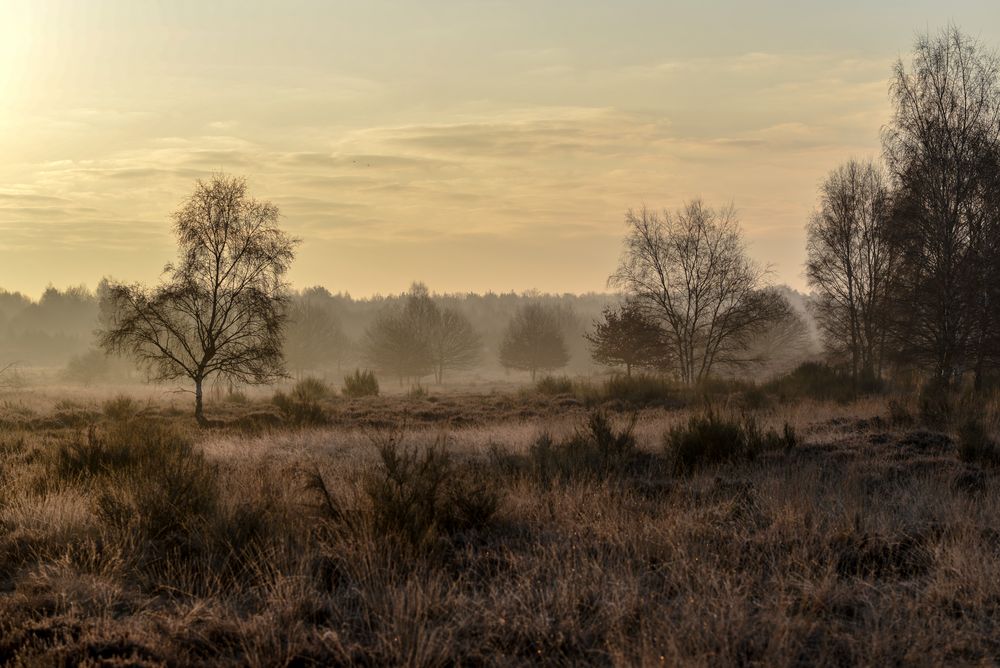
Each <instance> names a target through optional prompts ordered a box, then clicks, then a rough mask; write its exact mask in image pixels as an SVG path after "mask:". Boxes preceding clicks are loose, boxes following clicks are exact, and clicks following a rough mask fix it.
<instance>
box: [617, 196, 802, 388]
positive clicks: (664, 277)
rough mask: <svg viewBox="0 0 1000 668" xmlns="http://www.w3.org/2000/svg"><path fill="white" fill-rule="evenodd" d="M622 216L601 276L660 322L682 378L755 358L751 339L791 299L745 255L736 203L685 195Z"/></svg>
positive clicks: (697, 377) (786, 313) (701, 375)
mask: <svg viewBox="0 0 1000 668" xmlns="http://www.w3.org/2000/svg"><path fill="white" fill-rule="evenodd" d="M625 223H626V225H627V226H628V234H627V235H626V237H625V243H624V250H623V252H622V256H621V261H620V262H619V265H618V270H617V271H616V272H615V273H614V274H612V275H611V277H610V278H609V279H608V282H609V284H610V285H612V286H615V287H618V288H621V289H622V290H623V291H624V292H625V293H626V295H627V296H628V297H630V298H632V299H634V300H636V301H637V303H639V304H641V305H642V307H643V308H644V310H645V311H646V313H647V314H648V315H650V316H651V317H652V318H654V319H655V320H656V321H657V322H658V323H659V324H660V325H661V326H662V327H663V328H664V329H665V330H666V332H667V339H668V341H669V342H670V345H671V346H672V347H673V351H672V352H673V354H672V355H671V357H672V358H673V359H674V360H675V363H676V365H677V373H678V375H679V376H680V378H681V380H682V381H683V382H685V383H688V384H693V383H696V382H698V381H701V380H703V379H705V378H707V377H708V376H709V375H710V374H711V372H712V370H713V368H715V367H716V366H717V365H724V366H726V367H728V368H733V367H737V366H741V365H745V364H749V363H752V362H756V361H759V360H757V359H755V358H754V356H753V355H751V354H749V347H750V343H751V342H752V341H753V340H754V338H755V337H756V336H757V335H758V334H760V333H761V332H762V331H763V330H764V329H766V328H767V327H768V326H770V325H772V324H773V323H775V322H777V321H779V320H781V319H783V318H786V317H788V316H789V313H790V310H789V309H790V307H789V305H788V303H787V301H786V300H785V299H784V298H782V297H781V295H779V294H778V293H777V292H775V291H774V290H771V289H768V287H767V286H766V285H765V283H764V277H765V271H764V269H762V268H761V267H759V266H757V265H756V264H755V263H754V262H753V261H751V260H750V258H749V257H748V256H747V254H746V248H745V245H744V242H743V236H742V233H741V231H740V227H739V222H738V221H737V218H736V212H735V210H734V209H733V208H732V207H727V208H723V209H713V208H710V207H707V206H705V204H704V203H702V202H701V201H700V200H692V201H691V202H689V203H688V204H686V205H685V206H684V207H682V208H681V209H679V210H677V211H676V212H671V211H663V212H662V213H657V212H654V211H650V210H648V209H646V208H643V209H641V210H640V211H629V212H628V213H627V214H626V216H625Z"/></svg>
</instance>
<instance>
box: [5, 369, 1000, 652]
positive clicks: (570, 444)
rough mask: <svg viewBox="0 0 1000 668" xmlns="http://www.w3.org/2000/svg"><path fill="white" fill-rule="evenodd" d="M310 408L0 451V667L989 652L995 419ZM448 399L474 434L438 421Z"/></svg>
mask: <svg viewBox="0 0 1000 668" xmlns="http://www.w3.org/2000/svg"><path fill="white" fill-rule="evenodd" d="M326 390H328V388H324V387H322V386H321V385H319V384H316V383H306V384H304V385H302V386H301V387H298V388H296V389H295V390H293V391H292V392H290V393H289V395H288V396H289V400H292V401H304V402H306V401H314V402H318V403H320V404H321V405H323V406H324V407H325V409H324V410H325V413H326V414H327V416H328V419H329V420H330V422H332V423H334V424H332V426H331V424H330V423H328V424H327V426H323V427H319V428H307V429H289V428H286V427H280V426H278V427H275V425H274V424H272V425H271V426H270V427H269V426H267V425H263V423H262V426H259V428H258V429H257V431H256V432H255V433H250V434H248V433H247V432H246V431H245V429H242V428H240V427H239V425H242V424H244V423H245V422H247V421H248V420H249V419H250V416H252V415H255V414H259V413H262V412H268V411H270V410H271V409H270V408H267V407H266V406H265V405H262V404H257V403H254V402H249V403H245V404H234V405H233V406H232V407H231V408H228V409H225V410H223V409H222V408H221V407H214V408H213V411H214V412H217V413H220V414H226V412H227V411H228V412H229V413H230V414H231V415H232V421H231V422H230V423H229V426H225V427H221V428H216V429H209V430H205V429H199V428H196V426H195V423H194V422H193V421H192V420H191V418H189V417H188V416H187V415H186V414H176V415H173V416H170V411H168V410H167V409H165V408H164V407H163V406H160V405H157V404H155V403H152V404H150V403H144V402H137V401H132V400H128V399H115V400H111V401H108V402H107V403H106V404H105V405H104V407H103V411H99V410H98V406H97V405H90V406H79V407H77V408H76V409H75V410H77V411H78V412H81V413H83V414H85V416H86V417H85V418H81V420H80V423H79V426H77V425H74V426H68V427H67V426H59V420H58V419H57V418H55V416H53V415H46V414H37V415H36V416H35V418H36V419H37V422H30V421H26V422H23V423H20V424H19V426H17V427H16V428H12V429H9V430H7V431H5V432H4V435H3V436H2V438H0V472H2V488H0V489H2V492H0V581H2V586H3V589H4V592H5V593H4V594H3V595H2V596H0V638H2V640H0V660H3V661H5V662H12V661H22V662H25V663H43V664H52V663H78V662H88V661H89V662H92V663H102V662H105V663H107V662H126V663H129V664H132V665H159V664H164V663H165V664H174V665H182V664H193V663H213V664H224V665H225V664H230V665H245V664H252V665H275V664H286V663H295V664H298V665H302V664H311V663H318V664H325V665H328V664H349V663H363V664H369V665H371V664H380V665H385V664H392V665H401V664H402V665H442V664H448V663H485V664H490V665H510V664H512V663H547V664H570V663H572V664H601V665H606V664H619V665H636V664H639V665H649V664H658V665H659V664H661V663H666V664H668V665H669V664H677V663H695V664H713V665H718V664H746V663H754V662H763V663H767V664H778V665H786V664H788V665H790V664H796V665H798V664H802V663H810V664H812V663H819V664H830V663H838V664H843V663H865V664H885V663H899V662H911V663H942V662H943V663H974V662H979V661H986V662H989V661H996V660H997V659H998V652H1000V647H998V645H997V643H996V639H995V637H996V636H995V632H994V630H995V629H994V622H993V619H994V616H995V606H996V601H997V600H1000V550H998V545H1000V542H998V540H997V536H1000V523H998V517H1000V512H998V511H1000V497H998V495H997V491H996V490H997V486H996V469H995V459H993V458H991V457H989V456H985V455H981V453H983V452H987V451H988V450H987V449H988V448H990V447H995V446H993V445H992V441H991V440H990V437H989V433H990V430H991V429H992V428H993V427H995V424H994V421H993V420H992V418H991V417H990V416H991V415H992V414H993V413H992V408H990V407H987V408H990V410H987V411H985V412H983V411H980V413H979V415H980V418H981V419H980V422H979V423H978V424H979V427H978V431H977V430H975V429H972V428H970V427H962V424H964V423H958V424H957V426H956V428H955V432H954V434H953V432H952V431H951V429H952V427H948V428H946V429H945V430H944V431H930V430H927V429H926V428H924V427H920V426H918V425H916V424H915V423H914V418H913V416H914V415H915V414H916V413H917V402H916V400H907V399H905V398H897V399H894V400H893V402H892V406H891V408H890V406H889V403H888V402H887V401H884V400H882V399H867V400H864V401H862V402H860V403H859V402H853V403H842V404H837V403H826V404H824V403H816V402H812V401H797V402H793V403H779V404H774V405H775V406H777V407H776V408H772V409H764V410H760V411H756V412H754V413H752V414H750V413H744V412H743V411H742V410H739V409H737V408H736V405H737V403H738V402H737V399H736V398H735V396H734V397H730V400H728V401H727V400H723V399H721V398H717V400H716V401H717V403H718V402H721V403H722V404H726V405H728V406H730V407H729V408H725V407H720V408H717V409H715V410H714V412H713V414H712V415H710V416H706V414H705V413H704V411H703V410H702V409H700V408H697V407H692V408H679V409H670V410H664V409H658V408H650V409H645V410H643V411H641V412H640V413H637V414H629V413H614V412H607V411H606V410H604V411H599V412H588V411H587V410H586V409H585V408H584V407H583V406H582V405H580V404H579V403H576V404H574V405H573V407H572V409H571V410H570V411H569V412H568V413H567V412H566V410H565V408H564V407H563V406H561V405H559V403H558V402H560V401H565V400H568V399H571V398H573V397H571V395H566V394H564V395H557V396H555V397H542V396H538V395H529V394H527V393H525V394H522V395H521V396H516V395H511V396H504V395H496V396H494V397H478V398H473V397H464V398H462V397H440V398H438V400H437V401H436V402H433V403H432V402H431V401H430V398H423V399H419V400H411V399H406V398H404V397H396V398H381V397H369V398H366V399H358V400H339V401H341V402H342V404H343V406H342V409H341V410H343V411H351V412H352V415H353V416H357V415H360V413H361V412H362V411H363V410H365V409H367V410H370V411H371V414H372V415H381V416H383V417H384V418H385V419H386V424H385V425H383V427H384V428H381V429H380V428H377V427H374V426H372V427H367V428H358V427H356V426H354V425H356V424H363V420H356V418H355V417H351V418H350V419H349V420H344V419H343V417H342V415H343V414H341V413H338V412H337V410H335V409H334V408H333V406H334V405H335V404H336V403H337V401H338V400H335V399H330V398H329V397H328V396H326V395H325V394H324V393H325V391H326ZM573 399H574V401H577V400H576V399H575V398H573ZM449 405H452V406H453V407H454V410H455V412H456V414H461V415H466V416H476V419H474V420H473V419H467V420H466V421H464V422H457V423H455V422H453V423H452V426H451V427H450V428H449V427H448V423H449V419H450V416H449V414H448V409H447V408H446V407H447V406H449ZM418 407H420V408H418ZM431 407H433V408H431ZM423 409H428V410H432V411H433V410H440V411H441V413H440V414H435V415H433V416H432V415H428V414H422V413H421V411H422V410H423ZM536 409H538V413H537V415H535V414H533V413H532V411H534V410H536ZM177 412H178V411H175V413H177ZM338 416H341V417H338ZM983 416H985V420H984V419H982V418H983ZM279 419H280V418H279ZM390 423H391V424H390ZM404 423H405V424H407V425H408V426H407V427H401V426H400V425H401V424H404ZM372 424H377V421H373V422H372ZM959 432H960V434H961V435H960V438H959V437H958V433H959ZM953 436H954V438H953ZM730 437H732V438H730ZM713 439H714V440H713ZM723 442H731V443H735V444H736V446H737V447H736V448H735V449H734V450H732V451H724V452H721V454H720V452H717V448H718V447H719V444H720V443H723ZM713 443H714V445H713ZM959 443H961V447H959ZM679 457H683V459H680V458H679ZM963 459H964V460H965V461H963ZM887 629H891V630H892V631H891V632H888V631H887Z"/></svg>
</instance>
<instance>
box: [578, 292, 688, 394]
mask: <svg viewBox="0 0 1000 668" xmlns="http://www.w3.org/2000/svg"><path fill="white" fill-rule="evenodd" d="M603 316H604V319H603V320H600V321H598V322H596V323H594V331H593V332H589V333H587V334H585V335H584V337H585V338H586V339H587V341H589V342H590V350H591V356H592V357H593V358H594V361H595V362H597V363H598V364H603V365H604V366H611V367H621V366H624V367H625V374H626V375H627V376H631V375H632V367H639V368H646V369H655V368H662V367H664V366H667V358H668V353H669V348H668V346H667V342H666V332H664V331H663V328H662V327H660V326H659V325H658V324H656V322H654V321H653V320H652V319H651V318H649V317H648V316H646V314H645V313H644V312H643V310H642V308H641V307H640V306H639V305H638V304H636V303H635V302H631V301H629V302H625V303H624V304H622V305H621V306H618V307H617V308H611V307H608V308H606V309H604V313H603Z"/></svg>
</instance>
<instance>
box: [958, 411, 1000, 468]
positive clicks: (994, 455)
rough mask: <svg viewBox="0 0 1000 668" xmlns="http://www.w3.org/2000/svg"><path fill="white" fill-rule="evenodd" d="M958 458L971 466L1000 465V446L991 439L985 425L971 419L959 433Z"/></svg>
mask: <svg viewBox="0 0 1000 668" xmlns="http://www.w3.org/2000/svg"><path fill="white" fill-rule="evenodd" d="M958 456H959V457H960V458H961V459H962V461H964V462H968V463H970V464H984V465H986V466H997V465H1000V445H998V444H997V442H996V441H994V440H993V439H991V438H990V437H989V434H987V433H986V429H985V428H984V427H983V423H982V422H981V421H979V420H977V419H974V418H972V419H969V420H967V421H966V422H965V424H963V425H962V428H961V429H959V431H958Z"/></svg>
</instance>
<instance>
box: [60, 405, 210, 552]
mask: <svg viewBox="0 0 1000 668" xmlns="http://www.w3.org/2000/svg"><path fill="white" fill-rule="evenodd" d="M55 472H56V474H57V475H58V477H59V478H61V479H63V480H68V481H70V482H73V483H85V484H91V485H92V486H93V487H94V488H95V489H96V490H98V495H97V497H96V506H97V508H96V510H97V515H98V517H99V518H100V519H101V520H102V521H103V522H104V523H105V524H107V525H109V526H111V527H113V528H115V529H118V530H121V531H123V532H129V533H130V534H133V535H138V536H139V537H140V538H143V539H148V540H161V539H166V538H168V537H173V536H175V535H177V534H179V533H183V532H185V531H186V530H188V529H190V528H192V527H193V526H194V524H195V523H196V521H198V520H200V519H203V518H204V517H205V516H207V515H208V514H209V513H210V512H211V511H212V509H213V508H214V507H215V503H216V496H217V486H216V471H215V467H214V466H213V465H211V464H210V463H209V462H208V461H206V459H205V457H204V455H203V454H202V453H201V452H200V451H198V450H196V449H195V448H194V445H193V443H192V442H191V440H190V439H189V438H187V437H185V436H184V435H182V434H180V433H179V432H178V431H176V430H175V429H172V428H170V427H168V426H166V425H164V424H161V423H157V422H151V421H148V420H130V421H128V422H115V423H112V424H110V425H109V426H107V427H106V428H104V429H102V430H98V429H96V428H91V429H90V430H89V431H88V432H87V435H86V437H85V438H81V439H79V440H77V441H75V442H72V443H68V444H64V445H62V446H61V447H60V448H59V449H58V450H57V451H56V455H55Z"/></svg>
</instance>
